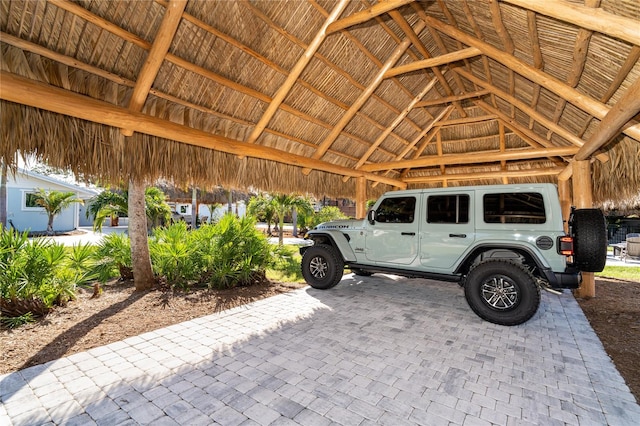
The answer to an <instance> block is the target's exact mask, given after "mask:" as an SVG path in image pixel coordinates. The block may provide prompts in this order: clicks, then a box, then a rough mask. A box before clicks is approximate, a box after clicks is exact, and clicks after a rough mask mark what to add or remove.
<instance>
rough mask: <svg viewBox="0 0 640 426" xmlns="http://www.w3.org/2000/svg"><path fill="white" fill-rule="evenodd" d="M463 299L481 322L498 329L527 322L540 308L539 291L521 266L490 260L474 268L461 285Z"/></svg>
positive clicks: (529, 274)
mask: <svg viewBox="0 0 640 426" xmlns="http://www.w3.org/2000/svg"><path fill="white" fill-rule="evenodd" d="M464 296H465V298H466V299H467V303H468V304H469V306H470V307H471V309H473V311H474V312H475V313H476V314H477V315H478V316H479V317H480V318H482V319H484V320H486V321H489V322H492V323H494V324H500V325H518V324H522V323H524V322H526V321H528V320H529V319H530V318H531V317H532V316H533V315H534V314H535V313H536V311H537V310H538V306H539V305H540V288H539V287H538V285H537V284H536V282H535V279H534V277H533V275H531V273H530V272H529V271H528V270H527V269H526V268H525V267H524V266H523V265H522V264H520V263H516V262H511V261H504V260H489V261H485V262H481V263H479V264H477V265H476V266H474V267H473V268H472V269H471V270H470V271H469V274H468V275H467V278H466V279H465V283H464Z"/></svg>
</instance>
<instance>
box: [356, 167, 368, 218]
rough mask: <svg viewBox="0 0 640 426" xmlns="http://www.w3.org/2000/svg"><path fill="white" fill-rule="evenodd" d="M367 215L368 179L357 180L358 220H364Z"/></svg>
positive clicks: (360, 178) (358, 178) (359, 178)
mask: <svg viewBox="0 0 640 426" xmlns="http://www.w3.org/2000/svg"><path fill="white" fill-rule="evenodd" d="M366 215H367V179H366V178H365V177H364V176H360V177H357V178H356V219H364V218H365V216H366Z"/></svg>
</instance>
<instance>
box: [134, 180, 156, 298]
mask: <svg viewBox="0 0 640 426" xmlns="http://www.w3.org/2000/svg"><path fill="white" fill-rule="evenodd" d="M144 191H145V185H144V182H134V181H133V180H131V181H129V238H130V239H131V263H132V265H133V281H134V283H135V286H136V291H141V290H147V289H150V288H152V287H153V284H154V281H155V279H154V275H153V270H152V269H151V257H150V255H149V239H148V238H149V237H148V235H147V214H146V211H145V197H144Z"/></svg>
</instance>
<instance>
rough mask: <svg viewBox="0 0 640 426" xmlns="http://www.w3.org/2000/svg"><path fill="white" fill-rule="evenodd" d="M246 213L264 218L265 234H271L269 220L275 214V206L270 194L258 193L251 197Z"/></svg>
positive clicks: (271, 219)
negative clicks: (265, 224) (265, 223)
mask: <svg viewBox="0 0 640 426" xmlns="http://www.w3.org/2000/svg"><path fill="white" fill-rule="evenodd" d="M247 213H249V214H250V215H251V216H255V217H259V218H264V220H265V221H266V222H267V234H269V235H271V222H272V221H273V218H274V216H275V215H276V208H275V205H274V203H273V198H272V197H271V196H269V195H267V194H259V195H257V196H255V197H252V198H251V200H249V204H248V205H247Z"/></svg>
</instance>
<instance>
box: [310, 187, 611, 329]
mask: <svg viewBox="0 0 640 426" xmlns="http://www.w3.org/2000/svg"><path fill="white" fill-rule="evenodd" d="M569 229H570V231H569V235H567V234H566V233H565V232H564V230H563V221H562V213H561V210H560V201H559V198H558V191H557V188H556V187H555V185H552V184H527V185H495V186H471V187H455V188H438V189H417V190H406V191H394V192H388V193H386V194H384V195H383V196H382V197H381V198H380V199H379V200H378V201H377V202H376V203H375V205H374V206H373V208H372V209H371V210H370V211H369V213H368V215H367V218H366V219H364V220H343V221H334V222H327V223H323V224H320V225H318V226H317V227H315V228H314V229H313V230H311V231H309V232H308V233H307V235H306V236H305V238H307V239H309V240H311V241H313V245H310V246H307V247H302V248H301V249H300V251H301V254H302V274H303V276H304V278H305V280H306V281H307V283H309V285H311V286H312V287H313V288H317V289H329V288H331V287H334V286H335V285H336V284H338V282H340V280H341V278H342V275H343V272H344V269H345V267H348V268H349V269H350V270H351V271H352V272H353V273H354V274H356V275H360V276H369V275H371V274H373V273H376V272H382V273H389V274H395V275H401V276H406V277H422V278H431V279H436V280H442V281H453V282H458V283H459V284H460V285H461V286H462V287H464V294H465V298H466V300H467V302H468V303H469V306H470V307H471V309H473V311H474V312H475V313H476V314H477V315H478V316H480V317H481V318H483V319H485V320H487V321H490V322H493V323H496V324H501V325H516V324H521V323H523V322H525V321H527V320H529V319H530V318H531V317H532V316H533V315H534V314H535V313H536V311H537V310H538V306H539V304H540V288H542V289H546V290H549V291H552V292H556V293H557V290H558V289H563V288H577V287H578V286H579V285H580V282H581V280H582V275H581V273H580V271H585V272H598V271H601V270H602V269H603V268H604V265H605V261H606V256H607V235H606V225H605V219H604V215H603V214H602V212H601V211H600V210H598V209H577V210H576V209H573V210H572V214H571V218H570V220H569Z"/></svg>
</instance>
